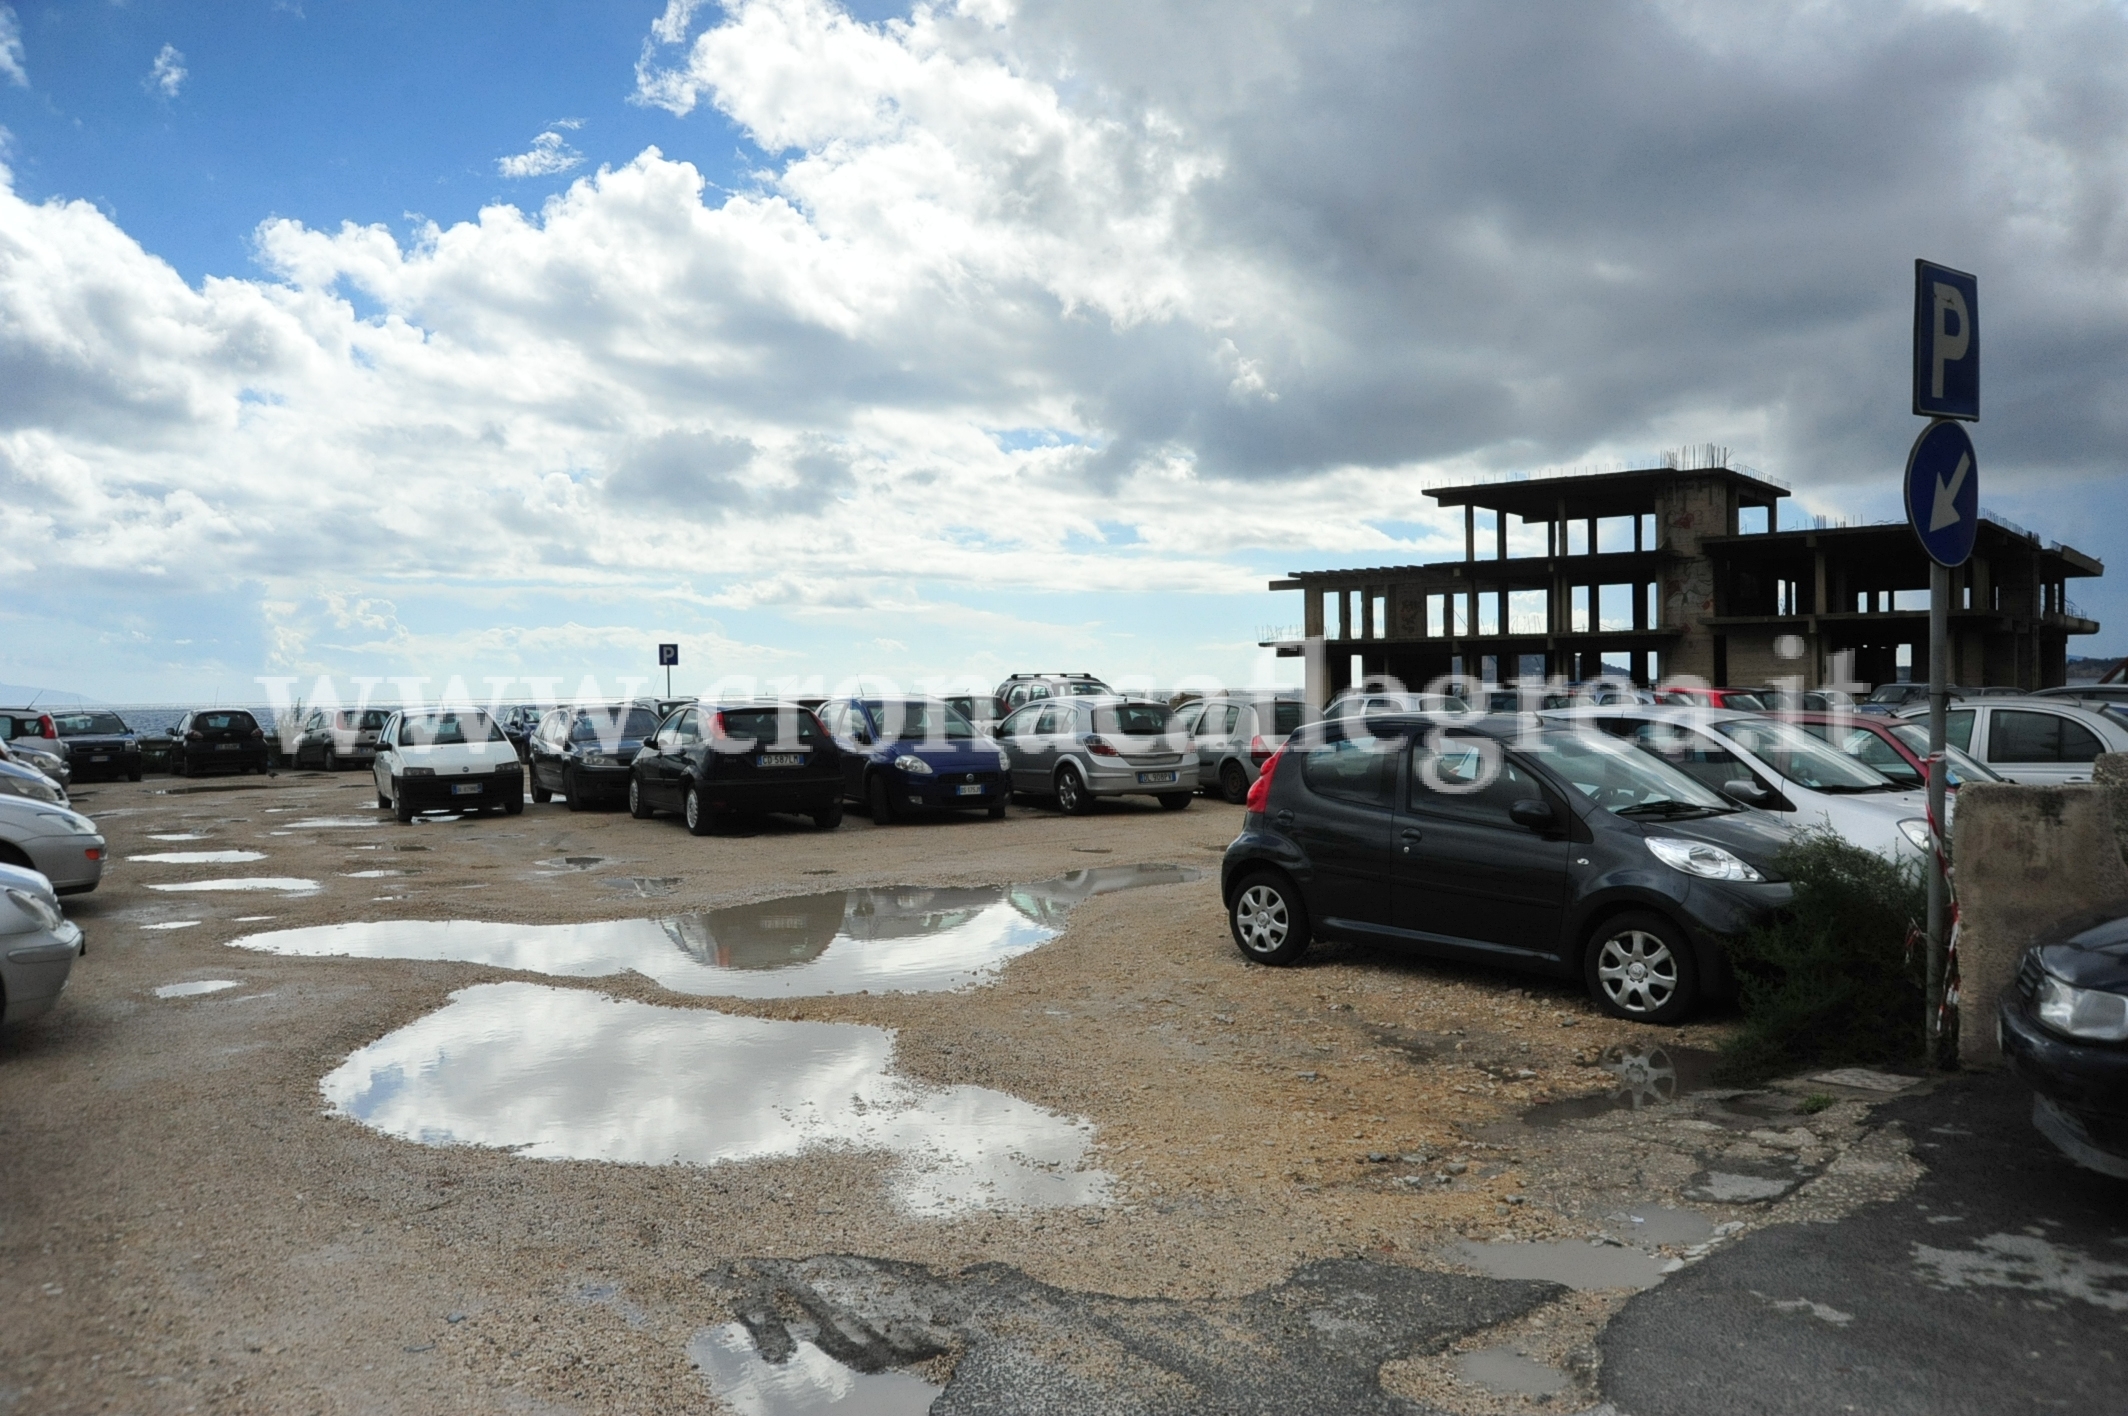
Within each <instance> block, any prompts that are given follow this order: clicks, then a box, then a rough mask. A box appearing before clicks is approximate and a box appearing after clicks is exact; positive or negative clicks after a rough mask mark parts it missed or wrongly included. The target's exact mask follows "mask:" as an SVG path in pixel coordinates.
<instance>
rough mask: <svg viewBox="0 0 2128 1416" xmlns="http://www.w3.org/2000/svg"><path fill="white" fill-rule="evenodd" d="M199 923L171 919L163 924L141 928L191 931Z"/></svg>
mask: <svg viewBox="0 0 2128 1416" xmlns="http://www.w3.org/2000/svg"><path fill="white" fill-rule="evenodd" d="M198 923H199V921H198V920H196V919H170V920H164V921H163V922H162V923H161V924H144V925H142V926H141V928H142V929H190V928H192V927H193V926H194V925H196V924H198Z"/></svg>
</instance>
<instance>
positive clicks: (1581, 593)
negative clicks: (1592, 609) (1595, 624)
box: [1572, 585, 1589, 634]
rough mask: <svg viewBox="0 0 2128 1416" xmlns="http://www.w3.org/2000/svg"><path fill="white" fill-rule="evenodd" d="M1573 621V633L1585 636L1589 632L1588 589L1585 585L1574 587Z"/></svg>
mask: <svg viewBox="0 0 2128 1416" xmlns="http://www.w3.org/2000/svg"><path fill="white" fill-rule="evenodd" d="M1573 620H1574V628H1573V631H1572V632H1573V633H1575V634H1587V633H1588V632H1589V587H1588V586H1586V585H1576V586H1575V587H1574V611H1573Z"/></svg>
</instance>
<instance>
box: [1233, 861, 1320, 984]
mask: <svg viewBox="0 0 2128 1416" xmlns="http://www.w3.org/2000/svg"><path fill="white" fill-rule="evenodd" d="M1227 928H1228V929H1229V930H1230V931H1231V932H1232V933H1233V935H1234V945H1235V947H1236V948H1238V949H1240V950H1241V955H1242V957H1243V958H1245V959H1248V960H1250V961H1251V962H1253V963H1259V964H1290V963H1292V962H1293V961H1294V960H1296V959H1298V958H1299V957H1300V956H1301V955H1302V954H1304V953H1306V952H1307V949H1308V942H1309V939H1310V933H1309V927H1308V906H1307V905H1306V903H1304V902H1303V901H1302V900H1301V897H1300V891H1299V890H1297V889H1295V888H1294V886H1293V882H1292V880H1291V879H1289V878H1288V877H1286V876H1284V875H1282V874H1280V873H1279V872H1277V871H1275V870H1258V871H1253V872H1251V873H1250V874H1248V875H1244V876H1243V877H1242V878H1241V883H1240V885H1239V886H1237V887H1236V888H1235V891H1234V898H1233V899H1231V900H1229V901H1227Z"/></svg>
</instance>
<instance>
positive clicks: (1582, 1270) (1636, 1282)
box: [1453, 1239, 1672, 1293]
mask: <svg viewBox="0 0 2128 1416" xmlns="http://www.w3.org/2000/svg"><path fill="white" fill-rule="evenodd" d="M1453 1253H1454V1256H1455V1257H1456V1258H1458V1259H1460V1260H1462V1261H1463V1262H1464V1263H1466V1264H1469V1265H1470V1266H1471V1267H1472V1268H1474V1269H1476V1270H1478V1271H1479V1272H1480V1273H1483V1274H1487V1275H1489V1276H1490V1277H1493V1278H1534V1279H1541V1280H1543V1281H1545V1282H1548V1283H1563V1284H1565V1285H1566V1286H1567V1287H1569V1288H1572V1289H1576V1290H1578V1291H1580V1292H1584V1293H1588V1292H1594V1291H1596V1290H1599V1289H1605V1288H1653V1287H1654V1286H1655V1285H1656V1284H1658V1283H1661V1282H1662V1280H1663V1274H1664V1272H1665V1270H1666V1269H1667V1268H1668V1266H1669V1264H1670V1263H1671V1262H1672V1261H1671V1260H1667V1259H1662V1258H1658V1257H1657V1256H1656V1255H1654V1254H1650V1253H1647V1252H1646V1251H1644V1250H1641V1249H1636V1248H1631V1247H1627V1246H1623V1245H1617V1244H1604V1243H1590V1242H1587V1241H1577V1240H1573V1239H1558V1240H1548V1241H1547V1240H1540V1241H1535V1242H1526V1243H1516V1242H1498V1243H1491V1244H1485V1243H1478V1242H1475V1241H1470V1240H1466V1241H1465V1242H1463V1243H1462V1244H1459V1245H1457V1246H1456V1248H1455V1250H1454V1251H1453Z"/></svg>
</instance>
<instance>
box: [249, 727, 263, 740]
mask: <svg viewBox="0 0 2128 1416" xmlns="http://www.w3.org/2000/svg"><path fill="white" fill-rule="evenodd" d="M251 735H252V736H253V737H255V738H257V739H259V740H260V741H261V742H264V741H265V740H266V730H265V729H264V728H253V729H252V730H251Z"/></svg>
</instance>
